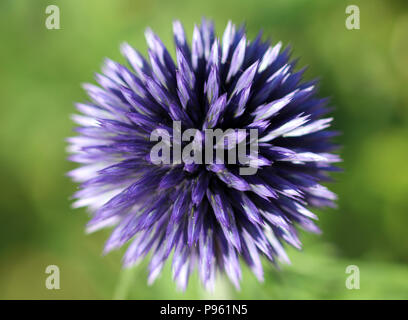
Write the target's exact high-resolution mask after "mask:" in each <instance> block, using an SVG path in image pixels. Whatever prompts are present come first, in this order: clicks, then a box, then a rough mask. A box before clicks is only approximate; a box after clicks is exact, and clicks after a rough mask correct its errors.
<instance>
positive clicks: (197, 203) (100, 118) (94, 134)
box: [69, 20, 340, 289]
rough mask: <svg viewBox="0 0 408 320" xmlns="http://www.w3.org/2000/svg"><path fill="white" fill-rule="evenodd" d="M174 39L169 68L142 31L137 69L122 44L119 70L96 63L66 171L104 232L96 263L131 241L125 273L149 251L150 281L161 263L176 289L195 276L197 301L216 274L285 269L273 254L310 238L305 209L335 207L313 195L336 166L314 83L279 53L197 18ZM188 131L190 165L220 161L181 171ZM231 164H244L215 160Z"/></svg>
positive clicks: (185, 165) (325, 196) (323, 193)
mask: <svg viewBox="0 0 408 320" xmlns="http://www.w3.org/2000/svg"><path fill="white" fill-rule="evenodd" d="M173 32H174V42H175V47H176V50H175V60H176V61H174V60H173V59H172V57H171V55H170V53H169V52H168V50H167V49H166V47H165V46H164V45H163V43H162V42H161V40H160V39H159V37H158V36H156V35H155V34H154V33H153V32H152V31H151V30H150V29H148V30H147V31H146V40H147V44H148V61H147V60H146V59H145V58H144V57H143V56H142V55H141V54H140V53H139V52H138V51H136V50H135V49H133V48H132V47H131V46H130V45H129V44H127V43H124V44H123V45H122V46H121V52H122V54H123V55H124V57H125V58H126V60H127V62H128V64H129V65H130V67H131V68H128V67H125V66H124V65H122V64H119V63H117V62H114V61H112V60H109V59H107V60H106V62H105V64H104V66H103V68H102V74H96V81H97V82H98V84H99V86H95V85H92V84H86V85H84V88H85V90H86V91H87V93H88V95H89V97H90V102H86V103H80V104H77V105H76V107H77V109H78V110H79V112H80V113H81V115H74V116H73V120H74V121H75V122H76V123H78V124H79V127H78V128H77V129H76V131H77V132H78V135H77V136H76V137H72V138H69V144H70V145H69V151H70V152H71V153H72V155H71V156H70V159H71V160H72V161H74V162H77V163H79V164H80V167H78V168H77V169H75V170H73V171H71V172H70V173H69V175H70V176H71V177H72V179H73V180H74V181H76V182H78V183H80V189H79V191H78V192H76V193H75V195H74V198H75V199H76V201H75V202H74V204H73V206H74V207H83V206H85V207H87V208H88V209H89V211H90V212H91V214H92V218H91V220H90V222H89V223H88V226H87V230H88V231H89V232H92V231H95V230H98V229H100V228H104V227H108V226H115V228H114V230H113V232H112V234H111V236H110V238H109V240H108V241H107V243H106V246H105V252H109V251H110V250H112V249H116V248H119V247H121V246H123V245H124V244H126V243H128V242H129V243H130V244H129V246H128V248H127V251H126V253H125V255H124V265H125V266H131V265H133V264H135V263H136V262H138V261H139V260H140V259H142V258H143V257H145V256H146V255H147V254H148V253H150V264H149V278H148V282H149V283H152V282H153V281H154V280H155V279H156V278H157V276H158V275H159V274H160V273H161V270H162V268H163V265H164V264H165V262H166V261H167V259H168V258H169V257H170V256H171V255H172V271H173V278H174V280H175V281H176V283H177V285H178V287H180V288H182V289H185V288H186V286H187V283H188V278H189V275H190V274H191V272H193V271H194V270H195V269H197V270H198V274H199V277H200V279H201V281H202V283H203V285H204V286H205V287H206V288H208V289H211V288H213V285H214V280H215V275H216V273H217V272H218V271H220V272H221V273H225V274H226V275H227V276H228V277H229V278H230V280H231V281H232V283H233V284H234V285H235V286H236V287H237V288H239V282H240V279H241V267H240V262H239V258H242V260H243V261H244V262H245V263H246V264H247V265H248V266H249V267H250V268H251V269H252V271H253V273H254V274H255V276H256V277H257V278H258V279H259V280H263V269H262V265H261V260H262V257H266V259H268V260H269V261H271V262H273V263H276V262H277V261H282V262H287V263H289V259H288V257H287V255H286V253H285V250H284V248H283V244H284V243H287V244H289V245H291V246H294V247H296V248H300V246H301V243H300V241H299V238H298V231H297V228H299V227H300V228H302V229H304V230H307V231H309V232H319V229H318V227H317V226H316V225H315V223H314V222H313V220H316V219H317V217H316V215H315V214H313V213H312V212H311V211H310V210H309V209H310V207H322V206H333V205H334V204H333V200H335V199H336V195H335V194H333V193H332V192H330V191H329V190H328V189H327V188H326V187H324V186H322V185H321V184H320V183H321V182H322V181H327V180H328V179H329V177H328V172H330V171H334V170H336V167H334V166H333V163H334V162H337V161H340V159H339V157H338V156H337V155H335V154H332V153H331V152H333V150H334V148H335V145H334V144H332V143H331V141H330V140H331V138H332V137H333V136H334V135H335V134H336V133H335V132H334V131H329V130H328V129H327V128H328V127H329V126H330V122H331V120H332V118H323V117H324V115H325V114H326V113H328V112H329V111H330V110H329V108H327V104H328V100H327V99H321V98H319V97H317V96H316V81H311V82H303V81H302V75H303V72H304V70H300V71H296V70H295V62H294V61H291V60H290V52H289V51H290V50H289V49H288V48H286V49H283V48H282V44H281V43H280V42H279V43H277V44H274V45H271V43H270V42H269V41H264V40H262V37H261V34H260V35H259V36H258V37H257V38H256V39H255V40H254V41H249V40H248V39H247V37H246V34H245V29H244V28H243V27H240V28H236V27H235V26H234V25H233V24H232V23H228V25H227V27H226V29H225V31H224V33H223V35H222V38H217V37H216V35H215V32H214V26H213V24H212V23H211V22H209V21H206V20H203V22H202V24H201V25H200V26H195V27H194V31H193V38H192V44H191V46H190V45H189V44H188V42H187V38H186V35H185V32H184V29H183V27H182V25H181V23H180V22H178V21H176V22H174V24H173ZM175 124H177V125H178V127H177V126H176V125H175ZM188 129H195V131H194V135H193V137H198V136H199V137H198V138H197V139H195V138H194V140H193V142H192V145H193V146H195V147H197V148H196V149H194V148H193V151H194V152H193V153H195V151H197V150H199V151H201V150H203V149H205V151H206V155H207V151H208V150H210V151H211V150H213V151H217V152H218V151H219V150H221V152H220V153H217V152H214V153H215V154H216V156H215V157H214V156H210V157H208V158H206V161H198V160H197V159H198V158H196V157H194V158H193V161H183V160H185V157H184V155H186V154H187V155H189V154H190V155H191V152H187V153H184V151H182V150H183V149H184V147H186V145H187V144H188V142H186V140H185V139H184V135H183V139H182V140H180V136H181V135H182V134H183V132H186V130H188ZM216 129H220V130H223V132H225V131H226V132H228V129H232V131H229V133H227V134H225V135H223V136H222V137H221V138H219V139H218V140H217V139H216V145H215V147H214V146H211V147H210V148H209V147H208V145H207V144H206V143H205V142H208V141H207V139H204V138H203V137H204V133H205V137H207V136H206V134H207V132H208V131H210V130H216ZM178 131H180V132H178ZM254 131H255V133H256V135H255V136H252V133H253V132H254ZM154 132H156V133H157V132H161V133H163V132H164V133H165V134H164V135H161V138H160V139H159V138H157V137H156V138H157V139H152V136H154V134H153V133H154ZM250 132H251V134H250ZM228 137H229V138H231V137H232V138H234V139H235V140H234V139H233V140H232V141H235V142H236V144H235V145H234V144H230V143H229V142H230V141H229V140H228V139H224V138H228ZM177 138H178V140H177ZM220 139H221V140H220ZM159 140H160V141H159ZM210 140H211V141H210ZM158 141H159V142H158ZM177 141H178V142H177ZM180 141H181V142H180ZM189 141H191V140H189ZM209 141H210V142H213V139H209ZM220 141H221V142H222V143H220ZM225 141H227V142H228V143H225ZM158 144H160V146H161V151H160V152H157V153H154V152H153V150H155V148H156V149H157V146H158ZM253 145H255V148H254V149H253V150H252V149H251V147H252V146H253ZM237 146H238V147H237ZM239 146H243V147H244V148H246V147H248V148H247V149H244V153H243V154H242V152H241V153H240V150H241V151H242V149H240V147H239ZM190 147H191V145H190ZM202 147H203V148H202ZM166 148H167V149H166ZM248 149H250V150H251V151H254V153H252V152H250V153H249V154H248V152H247V150H248ZM165 150H167V151H170V154H171V155H170V156H169V155H167V158H166V157H165V155H164V153H165V152H164V151H165ZM188 150H189V151H191V148H190V149H188ZM237 150H238V151H237ZM156 151H157V150H156ZM176 151H177V152H176ZM181 152H183V153H182V154H183V159H182V160H181V159H180V154H181ZM230 152H232V153H234V152H238V158H239V160H242V159H243V161H236V162H233V161H231V162H228V163H226V162H225V161H224V162H222V161H217V159H218V160H220V159H219V158H220V155H226V154H228V155H229V153H230ZM167 153H168V152H167ZM197 154H198V151H197ZM197 154H194V155H197ZM189 159H190V158H189ZM214 159H215V161H213V160H214ZM164 160H168V161H164ZM244 169H246V171H245V170H244Z"/></svg>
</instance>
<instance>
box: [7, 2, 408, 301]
mask: <svg viewBox="0 0 408 320" xmlns="http://www.w3.org/2000/svg"><path fill="white" fill-rule="evenodd" d="M50 4H56V5H58V6H59V8H60V12H61V29H60V30H47V29H46V28H45V19H46V14H45V8H46V7H47V6H48V5H50ZM349 4H356V5H358V6H359V7H360V13H361V29H360V30H354V31H350V30H347V29H346V28H345V19H346V14H345V8H346V6H347V5H349ZM203 16H205V17H207V18H211V19H213V20H214V21H215V23H216V27H217V29H218V34H219V35H222V32H223V29H224V28H225V26H226V24H227V21H228V20H229V19H231V20H232V21H233V22H235V23H238V24H239V23H241V22H245V23H246V25H247V29H248V33H249V35H250V36H252V37H253V36H255V35H256V33H257V32H258V30H259V29H263V30H264V33H265V34H266V35H269V36H271V37H272V40H273V41H278V40H282V41H283V43H285V44H289V43H290V44H291V45H292V46H293V49H294V56H295V57H301V59H300V63H299V66H303V65H309V66H310V67H309V70H308V72H307V77H308V78H314V77H316V76H319V77H320V78H321V80H322V82H321V94H322V96H331V97H332V104H333V105H334V106H335V107H336V110H335V112H334V117H335V122H334V126H335V128H336V129H339V130H341V131H342V132H343V135H342V136H340V137H339V138H338V139H337V141H338V142H339V143H341V144H342V145H343V146H344V147H343V148H342V149H341V150H340V153H341V156H342V157H343V159H344V163H343V164H342V165H341V166H342V167H343V169H344V173H342V174H335V176H334V178H335V179H336V181H337V182H336V183H334V184H331V186H330V187H331V189H332V190H333V191H335V192H336V193H338V194H339V197H340V198H339V201H338V206H339V207H338V209H337V210H333V209H330V210H322V211H320V212H318V213H319V217H320V221H319V225H320V226H321V228H322V229H323V231H324V233H323V234H322V235H321V236H317V235H312V236H311V235H307V234H305V233H302V240H303V241H304V249H303V250H302V252H298V251H296V250H294V249H290V248H288V251H289V255H290V257H291V260H292V265H291V266H282V271H276V270H275V269H274V268H272V267H271V266H269V265H267V264H265V270H266V279H265V282H264V283H258V282H257V280H256V279H255V277H254V276H253V275H251V273H250V272H249V271H248V269H247V268H244V279H243V282H242V289H241V291H239V292H237V291H235V289H233V287H232V286H231V285H230V284H229V283H228V282H227V281H226V280H223V279H220V280H219V282H218V283H217V287H216V291H215V292H214V293H213V294H210V293H207V292H205V291H204V290H203V289H202V288H201V285H200V284H199V282H198V279H197V275H194V276H193V277H192V278H191V280H190V285H189V288H188V289H187V291H186V292H185V293H182V292H179V291H177V290H176V288H175V285H174V284H173V282H172V280H171V272H170V270H169V269H170V268H169V266H167V268H166V269H165V272H164V274H163V275H162V276H161V277H160V278H159V279H158V280H157V282H156V283H155V284H154V285H152V286H147V284H146V275H147V271H146V263H142V264H140V265H139V266H137V267H135V268H134V269H130V270H125V271H123V270H122V268H121V255H122V254H123V250H121V251H118V252H114V253H111V254H109V255H108V256H105V257H103V256H102V255H101V252H102V248H103V244H104V241H105V240H106V239H107V237H108V234H109V232H110V231H109V230H105V231H101V232H98V233H95V234H92V235H85V233H84V225H85V223H86V222H87V220H88V215H87V213H86V211H85V210H73V209H71V208H70V203H71V201H70V199H69V198H70V195H71V194H72V193H73V192H74V191H75V189H76V186H75V185H74V184H73V183H71V182H70V181H69V179H68V178H67V177H66V176H65V173H66V172H67V171H69V170H70V169H73V168H74V165H73V164H71V163H69V162H67V161H66V157H67V155H66V153H65V148H66V143H65V141H64V139H65V138H66V137H68V136H70V135H72V134H73V132H72V128H73V127H74V125H73V123H72V122H71V121H70V119H69V116H70V114H71V113H73V112H74V107H73V103H74V102H78V101H83V100H85V99H86V96H85V93H84V92H83V90H82V89H81V87H80V84H81V83H83V82H89V81H91V82H92V81H93V73H94V72H95V71H98V70H99V68H100V65H101V63H102V61H103V58H104V57H106V56H107V57H110V58H113V59H116V60H119V61H121V62H124V59H123V58H122V57H120V54H119V44H120V43H121V42H122V41H125V40H126V41H128V42H129V43H131V44H132V45H134V46H136V47H137V48H138V49H140V50H141V51H142V52H145V50H146V45H145V43H144V35H143V32H144V29H145V28H146V27H147V26H150V27H152V28H153V30H154V31H155V32H156V33H157V34H158V35H159V36H161V37H162V39H163V41H164V42H165V44H166V45H168V46H170V47H171V48H173V47H172V43H171V41H172V34H171V23H172V20H173V19H175V18H178V19H180V20H182V22H183V23H184V24H185V28H186V31H187V32H188V35H189V36H190V37H191V35H192V28H193V25H194V23H198V22H200V20H201V18H202V17H203ZM0 40H1V45H0V46H1V49H0V179H1V186H0V298H2V299H43V298H49V299H86V298H88V299H111V298H125V299H126V298H128V299H178V298H187V299H190V298H193V299H204V298H226V299H233V298H238V299H240V298H246V299H407V298H408V169H407V166H408V165H407V163H408V106H407V104H408V90H407V83H408V41H407V40H408V3H407V1H406V0H401V1H391V0H387V1H385V0H383V1H381V0H365V1H358V0H355V1H343V0H339V1H329V0H315V1H309V0H290V1H289V0H274V1H271V0H261V1H248V0H222V1H221V0H206V1H180V0H172V1H158V0H149V1H146V0H141V1H131V0H120V1H118V0H109V1H108V0H104V1H100V0H87V1H82V0H47V1H41V0H36V1H32V0H2V1H0ZM52 264H54V265H58V266H59V268H60V272H61V289H60V290H47V289H46V288H45V284H44V283H45V279H46V277H47V275H46V274H45V268H46V266H48V265H52ZM348 265H356V266H358V267H359V269H360V289H359V290H348V289H347V288H346V287H345V281H346V277H347V276H348V275H347V274H346V273H345V270H346V267H347V266H348Z"/></svg>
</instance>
